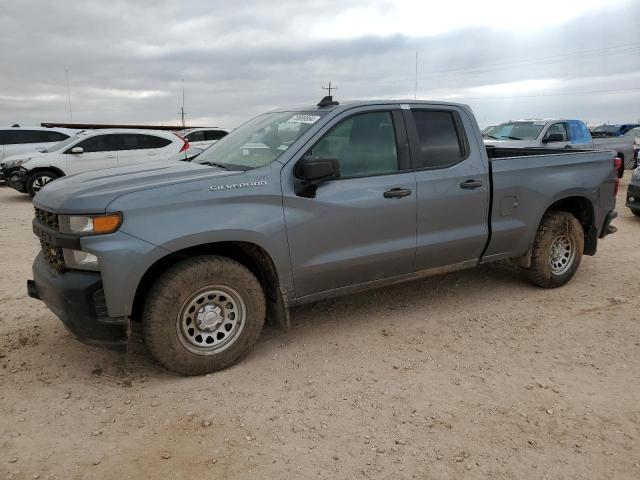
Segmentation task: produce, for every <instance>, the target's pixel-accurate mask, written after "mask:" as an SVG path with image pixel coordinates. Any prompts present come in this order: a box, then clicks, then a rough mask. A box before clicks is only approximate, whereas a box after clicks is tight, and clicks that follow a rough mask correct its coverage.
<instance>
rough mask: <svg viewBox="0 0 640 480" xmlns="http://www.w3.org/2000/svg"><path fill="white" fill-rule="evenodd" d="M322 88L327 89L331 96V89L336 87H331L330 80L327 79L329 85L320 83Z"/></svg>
mask: <svg viewBox="0 0 640 480" xmlns="http://www.w3.org/2000/svg"><path fill="white" fill-rule="evenodd" d="M322 89H323V90H327V91H328V92H329V96H331V90H337V89H338V87H332V86H331V80H329V86H328V87H325V86H324V84H322Z"/></svg>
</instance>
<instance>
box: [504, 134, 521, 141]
mask: <svg viewBox="0 0 640 480" xmlns="http://www.w3.org/2000/svg"><path fill="white" fill-rule="evenodd" d="M502 138H508V139H509V140H522V139H521V138H519V137H510V136H509V135H503V136H502Z"/></svg>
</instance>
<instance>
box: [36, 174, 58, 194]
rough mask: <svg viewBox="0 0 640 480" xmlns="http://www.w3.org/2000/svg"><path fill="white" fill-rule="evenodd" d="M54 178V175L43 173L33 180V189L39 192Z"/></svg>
mask: <svg viewBox="0 0 640 480" xmlns="http://www.w3.org/2000/svg"><path fill="white" fill-rule="evenodd" d="M52 180H53V178H52V177H49V176H47V175H43V176H41V177H38V178H36V179H35V180H34V181H33V187H32V188H33V191H34V192H39V191H40V190H41V189H42V187H44V186H45V185H46V184H47V183H49V182H51V181H52Z"/></svg>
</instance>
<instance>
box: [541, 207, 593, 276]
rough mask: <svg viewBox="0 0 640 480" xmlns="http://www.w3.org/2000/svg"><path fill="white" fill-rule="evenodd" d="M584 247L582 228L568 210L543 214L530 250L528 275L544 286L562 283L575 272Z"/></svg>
mask: <svg viewBox="0 0 640 480" xmlns="http://www.w3.org/2000/svg"><path fill="white" fill-rule="evenodd" d="M583 250H584V231H583V229H582V225H580V222H579V221H578V219H577V218H576V217H574V216H573V215H571V214H570V213H568V212H561V211H554V212H548V213H546V214H545V215H544V217H543V218H542V222H540V226H539V227H538V231H537V233H536V237H535V240H534V242H533V250H532V252H531V267H530V269H529V271H528V273H529V279H530V280H531V282H533V283H534V284H535V285H538V286H540V287H543V288H556V287H561V286H562V285H564V284H565V283H567V282H568V281H569V280H571V277H573V275H574V274H575V273H576V270H577V269H578V266H579V265H580V260H581V259H582V252H583Z"/></svg>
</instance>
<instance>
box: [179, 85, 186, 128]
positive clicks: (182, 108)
mask: <svg viewBox="0 0 640 480" xmlns="http://www.w3.org/2000/svg"><path fill="white" fill-rule="evenodd" d="M180 120H181V121H182V129H183V130H184V128H185V123H184V78H183V79H182V107H180Z"/></svg>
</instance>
